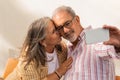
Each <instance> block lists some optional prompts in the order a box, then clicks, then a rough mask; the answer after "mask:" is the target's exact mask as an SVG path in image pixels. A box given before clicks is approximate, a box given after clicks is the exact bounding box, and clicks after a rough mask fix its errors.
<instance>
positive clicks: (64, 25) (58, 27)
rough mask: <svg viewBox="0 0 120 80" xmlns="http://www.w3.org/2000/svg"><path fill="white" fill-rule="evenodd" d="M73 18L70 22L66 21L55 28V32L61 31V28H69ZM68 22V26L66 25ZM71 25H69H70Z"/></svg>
mask: <svg viewBox="0 0 120 80" xmlns="http://www.w3.org/2000/svg"><path fill="white" fill-rule="evenodd" d="M74 18H75V17H73V18H72V19H71V20H67V21H66V22H65V23H64V24H63V25H60V26H57V27H56V29H57V31H61V30H63V28H64V27H65V28H70V27H71V26H72V21H73V20H74ZM68 22H69V24H68ZM70 24H71V25H70ZM66 25H70V26H66Z"/></svg>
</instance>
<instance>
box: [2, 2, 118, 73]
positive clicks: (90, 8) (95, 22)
mask: <svg viewBox="0 0 120 80" xmlns="http://www.w3.org/2000/svg"><path fill="white" fill-rule="evenodd" d="M61 5H68V6H71V7H72V8H73V9H74V10H75V12H76V13H77V14H78V15H79V16H80V19H81V24H82V25H83V26H84V27H87V26H89V25H92V26H93V27H94V28H97V27H102V25H104V24H109V25H115V26H118V27H120V0H0V75H1V74H2V72H3V71H4V66H5V63H6V60H7V58H8V57H9V49H13V50H14V49H16V48H19V47H21V44H22V42H23V40H24V37H25V34H26V31H27V27H28V26H29V24H30V23H31V22H32V21H33V20H35V19H37V18H39V17H41V16H50V17H51V15H52V12H53V10H54V9H55V8H56V7H58V6H61Z"/></svg>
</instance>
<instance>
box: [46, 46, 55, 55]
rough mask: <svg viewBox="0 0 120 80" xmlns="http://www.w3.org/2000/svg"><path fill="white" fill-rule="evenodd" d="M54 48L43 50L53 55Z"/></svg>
mask: <svg viewBox="0 0 120 80" xmlns="http://www.w3.org/2000/svg"><path fill="white" fill-rule="evenodd" d="M54 48H55V47H53V46H49V47H45V50H46V52H48V53H53V51H54Z"/></svg>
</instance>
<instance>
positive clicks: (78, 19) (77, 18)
mask: <svg viewBox="0 0 120 80" xmlns="http://www.w3.org/2000/svg"><path fill="white" fill-rule="evenodd" d="M75 17H76V21H77V22H79V23H80V18H79V16H78V15H76V16H75Z"/></svg>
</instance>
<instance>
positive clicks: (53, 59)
mask: <svg viewBox="0 0 120 80" xmlns="http://www.w3.org/2000/svg"><path fill="white" fill-rule="evenodd" d="M46 55H47V61H48V62H47V64H48V74H50V73H52V72H54V71H55V70H56V69H57V68H58V67H59V63H58V58H57V53H56V50H54V51H53V53H48V52H46Z"/></svg>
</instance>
